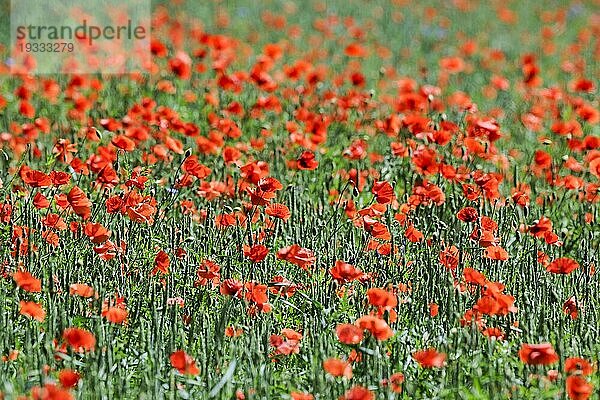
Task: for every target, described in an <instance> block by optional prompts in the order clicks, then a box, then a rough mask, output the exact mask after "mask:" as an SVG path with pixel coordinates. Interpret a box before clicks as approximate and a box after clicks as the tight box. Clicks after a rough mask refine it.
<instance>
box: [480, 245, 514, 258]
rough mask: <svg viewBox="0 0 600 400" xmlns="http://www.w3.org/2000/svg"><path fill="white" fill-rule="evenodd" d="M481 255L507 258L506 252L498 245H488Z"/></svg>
mask: <svg viewBox="0 0 600 400" xmlns="http://www.w3.org/2000/svg"><path fill="white" fill-rule="evenodd" d="M483 256H484V257H485V258H489V259H492V260H499V261H506V260H508V253H507V252H506V250H504V249H503V248H502V247H500V246H489V247H488V248H486V249H485V252H484V254H483Z"/></svg>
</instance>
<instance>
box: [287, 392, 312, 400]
mask: <svg viewBox="0 0 600 400" xmlns="http://www.w3.org/2000/svg"><path fill="white" fill-rule="evenodd" d="M290 397H291V398H292V400H314V398H315V396H313V395H312V394H310V393H301V392H291V393H290Z"/></svg>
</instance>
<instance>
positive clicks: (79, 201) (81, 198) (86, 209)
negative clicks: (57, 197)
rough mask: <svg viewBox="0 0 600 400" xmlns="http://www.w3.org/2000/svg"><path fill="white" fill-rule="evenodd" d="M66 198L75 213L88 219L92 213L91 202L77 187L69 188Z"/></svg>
mask: <svg viewBox="0 0 600 400" xmlns="http://www.w3.org/2000/svg"><path fill="white" fill-rule="evenodd" d="M67 200H68V201H69V204H70V205H71V207H72V208H73V211H74V212H75V214H77V215H79V216H80V217H81V218H83V219H88V218H89V217H90V215H91V213H92V202H91V201H90V200H89V199H88V198H87V196H86V195H85V193H84V191H83V190H81V189H80V188H79V187H77V186H73V189H71V191H70V192H69V194H68V195H67Z"/></svg>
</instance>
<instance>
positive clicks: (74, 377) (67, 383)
mask: <svg viewBox="0 0 600 400" xmlns="http://www.w3.org/2000/svg"><path fill="white" fill-rule="evenodd" d="M80 378H81V375H79V373H78V372H77V371H73V370H72V369H68V368H67V369H63V370H61V371H60V372H59V373H58V381H59V382H60V384H61V385H62V387H64V388H67V389H70V388H72V387H75V386H77V383H78V382H79V379H80Z"/></svg>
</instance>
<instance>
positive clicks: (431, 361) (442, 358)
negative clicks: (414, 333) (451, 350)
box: [412, 348, 446, 368]
mask: <svg viewBox="0 0 600 400" xmlns="http://www.w3.org/2000/svg"><path fill="white" fill-rule="evenodd" d="M412 356H413V358H414V359H415V361H416V362H418V363H419V365H421V367H423V368H441V367H443V366H444V365H446V354H445V353H438V352H437V351H436V349H434V348H429V349H427V350H421V351H416V352H414V353H413V354H412Z"/></svg>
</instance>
